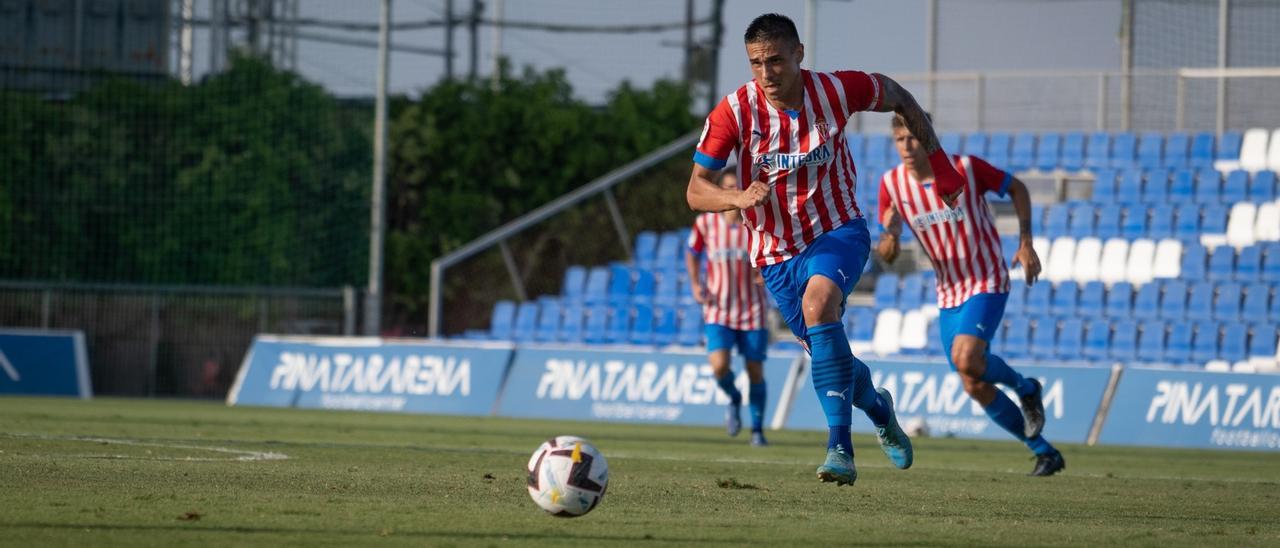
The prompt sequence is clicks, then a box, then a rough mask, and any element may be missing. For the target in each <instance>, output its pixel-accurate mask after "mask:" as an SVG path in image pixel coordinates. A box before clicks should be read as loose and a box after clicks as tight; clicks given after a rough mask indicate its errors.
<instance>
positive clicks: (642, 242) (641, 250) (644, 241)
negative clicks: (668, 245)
mask: <svg viewBox="0 0 1280 548" xmlns="http://www.w3.org/2000/svg"><path fill="white" fill-rule="evenodd" d="M632 255H633V256H634V259H635V263H636V266H638V267H640V268H644V269H650V268H653V266H654V264H656V262H657V260H658V233H656V232H652V231H648V230H646V231H643V232H640V233H638V234H636V243H635V247H634V249H633V250H632Z"/></svg>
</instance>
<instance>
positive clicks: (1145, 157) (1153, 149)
mask: <svg viewBox="0 0 1280 548" xmlns="http://www.w3.org/2000/svg"><path fill="white" fill-rule="evenodd" d="M1163 165H1164V135H1163V134H1161V133H1156V132H1154V131H1148V132H1146V133H1143V134H1142V140H1141V141H1139V142H1138V167H1141V168H1144V169H1155V168H1158V167H1161V166H1163Z"/></svg>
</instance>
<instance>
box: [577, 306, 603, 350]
mask: <svg viewBox="0 0 1280 548" xmlns="http://www.w3.org/2000/svg"><path fill="white" fill-rule="evenodd" d="M608 328H609V307H608V306H605V305H603V304H601V305H596V306H592V307H591V308H589V309H588V310H587V325H586V327H584V328H583V333H582V340H583V342H586V343H587V344H604V343H606V342H608V339H607V338H606V337H605V331H607V330H608Z"/></svg>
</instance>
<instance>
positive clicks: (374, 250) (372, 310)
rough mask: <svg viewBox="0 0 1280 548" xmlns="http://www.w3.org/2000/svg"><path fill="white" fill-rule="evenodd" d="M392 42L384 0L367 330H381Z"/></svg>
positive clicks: (387, 3)
mask: <svg viewBox="0 0 1280 548" xmlns="http://www.w3.org/2000/svg"><path fill="white" fill-rule="evenodd" d="M390 43H391V0H382V16H381V18H380V19H379V23H378V80H377V92H376V93H377V97H376V98H375V100H374V120H373V189H372V192H371V193H370V198H369V288H368V292H367V295H365V315H364V333H365V334H366V335H377V334H378V333H379V332H381V330H382V239H383V235H384V234H385V232H386V226H385V221H386V205H385V201H384V199H383V194H384V193H385V192H386V186H387V177H386V162H387V72H388V68H389V67H388V64H389V63H388V61H389V59H388V55H387V49H388V45H389V44H390Z"/></svg>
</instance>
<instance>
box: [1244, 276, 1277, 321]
mask: <svg viewBox="0 0 1280 548" xmlns="http://www.w3.org/2000/svg"><path fill="white" fill-rule="evenodd" d="M1277 298H1280V297H1277ZM1270 306H1271V286H1270V285H1267V284H1264V283H1251V284H1249V285H1248V286H1246V287H1245V299H1244V308H1243V309H1241V310H1240V318H1241V319H1243V320H1244V321H1246V322H1265V321H1267V309H1268V308H1269V307H1270Z"/></svg>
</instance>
